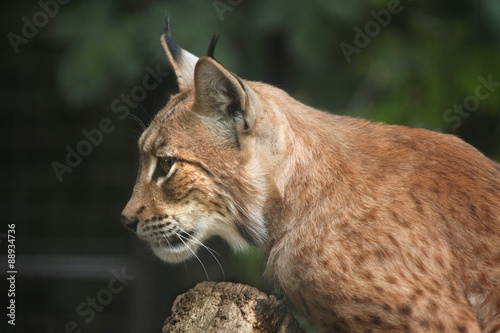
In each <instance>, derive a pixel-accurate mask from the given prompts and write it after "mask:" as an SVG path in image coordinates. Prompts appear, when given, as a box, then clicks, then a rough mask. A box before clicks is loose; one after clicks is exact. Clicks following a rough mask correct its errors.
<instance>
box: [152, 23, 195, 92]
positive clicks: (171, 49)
mask: <svg viewBox="0 0 500 333" xmlns="http://www.w3.org/2000/svg"><path fill="white" fill-rule="evenodd" d="M161 45H162V46H163V49H164V50H165V54H166V55H167V58H168V60H169V61H170V64H171V65H172V67H173V68H174V71H175V75H176V76H177V83H178V84H179V89H180V90H182V89H184V88H186V87H188V86H189V85H191V84H192V83H193V77H194V66H195V65H196V62H197V61H198V57H196V56H194V55H192V54H191V53H189V52H188V51H186V50H183V49H181V48H180V46H179V45H177V43H176V42H175V41H174V40H173V39H172V36H171V35H170V17H169V16H168V15H167V18H166V20H165V28H164V33H163V35H162V36H161Z"/></svg>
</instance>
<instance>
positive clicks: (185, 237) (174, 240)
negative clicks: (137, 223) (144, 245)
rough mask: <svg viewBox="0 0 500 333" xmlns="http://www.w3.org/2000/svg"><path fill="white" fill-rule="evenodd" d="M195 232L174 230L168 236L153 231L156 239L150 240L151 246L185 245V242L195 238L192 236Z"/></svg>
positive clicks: (171, 247) (175, 246)
mask: <svg viewBox="0 0 500 333" xmlns="http://www.w3.org/2000/svg"><path fill="white" fill-rule="evenodd" d="M195 234H196V232H195V231H194V230H191V231H187V232H186V231H182V232H175V233H174V234H170V235H168V236H167V235H166V234H163V233H161V232H154V233H153V235H154V236H157V237H156V241H154V240H150V242H151V246H153V247H159V248H166V249H174V248H178V247H182V246H187V245H186V244H187V243H189V242H192V241H194V240H195V239H196V238H195V237H194V235H195ZM162 237H163V238H162Z"/></svg>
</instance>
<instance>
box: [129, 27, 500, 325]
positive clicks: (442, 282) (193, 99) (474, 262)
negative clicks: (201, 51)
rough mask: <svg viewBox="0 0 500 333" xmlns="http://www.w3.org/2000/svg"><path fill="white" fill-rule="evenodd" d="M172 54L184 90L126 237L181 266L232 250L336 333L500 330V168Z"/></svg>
mask: <svg viewBox="0 0 500 333" xmlns="http://www.w3.org/2000/svg"><path fill="white" fill-rule="evenodd" d="M161 43H162V45H163V48H164V50H165V53H166V55H167V58H168V60H169V62H170V64H171V65H172V67H173V69H174V71H175V74H176V75H177V79H178V83H179V90H180V92H179V93H178V94H177V95H175V96H174V97H172V98H171V100H170V101H169V103H168V104H167V105H166V106H165V108H164V109H162V110H161V111H160V112H159V113H158V114H157V115H156V117H155V119H154V120H153V122H152V123H151V125H150V126H149V128H148V129H147V130H146V131H145V132H144V133H143V135H142V136H141V138H140V140H139V151H140V166H139V174H138V177H137V182H136V184H135V187H134V189H133V193H132V197H131V199H130V201H129V202H128V204H127V206H126V207H125V209H124V211H123V213H122V217H121V220H122V223H123V224H124V225H125V227H126V228H128V229H130V230H131V231H134V232H135V233H136V234H137V235H138V236H139V237H140V238H141V239H143V240H145V241H146V242H148V243H149V244H150V246H151V247H152V249H153V251H154V253H155V254H156V255H157V256H158V257H160V258H161V259H163V260H165V261H168V262H180V261H183V260H186V259H188V258H191V257H193V256H195V255H196V251H197V250H198V249H199V248H200V247H204V244H203V242H204V241H206V240H207V239H208V238H210V237H212V236H215V235H217V236H220V237H222V238H223V239H225V240H226V241H227V242H228V243H229V244H230V245H231V246H232V247H233V248H235V249H241V248H243V247H245V246H247V245H249V244H252V245H256V246H260V247H262V248H263V249H264V250H265V251H266V255H267V262H266V273H267V274H268V275H269V277H270V278H271V279H272V280H273V282H274V284H275V287H276V288H278V289H281V290H282V291H283V292H284V293H285V294H286V295H287V296H288V299H289V300H290V301H291V303H292V305H294V306H295V307H296V308H297V309H298V310H299V311H301V312H302V313H303V314H304V315H305V316H306V317H307V318H308V320H309V321H310V322H311V324H312V325H314V327H315V328H316V329H317V330H318V331H321V332H487V333H493V332H500V165H499V164H498V163H496V162H494V161H492V160H489V159H488V158H486V157H485V156H484V155H482V154H481V153H479V152H478V151H477V150H475V149H474V148H473V147H471V146H470V145H468V144H466V143H465V142H463V141H461V140H460V139H458V138H456V137H454V136H451V135H445V134H440V133H435V132H431V131H427V130H423V129H409V128H407V127H403V126H389V125H384V124H380V123H372V122H368V121H365V120H362V119H353V118H349V117H340V116H335V115H332V114H327V113H323V112H320V111H318V110H315V109H312V108H310V107H308V106H305V105H303V104H301V103H300V102H298V101H296V100H294V99H293V98H291V97H290V96H289V95H287V94H286V93H285V92H283V91H282V90H280V89H278V88H275V87H273V86H270V85H267V84H264V83H259V82H251V81H247V80H243V79H240V78H238V77H237V76H236V75H234V74H232V73H231V72H229V71H228V70H226V69H225V68H224V67H223V66H222V65H221V64H219V63H218V62H217V61H216V60H215V59H214V58H213V49H214V46H215V40H214V42H213V43H212V44H211V46H210V49H209V54H208V55H207V56H203V57H201V58H197V57H196V56H194V55H192V54H191V53H189V52H187V51H185V50H183V49H182V48H180V47H179V46H178V45H177V44H176V43H175V42H174V41H173V39H172V37H171V34H170V28H169V25H168V21H167V24H166V29H165V33H164V35H163V36H162V38H161Z"/></svg>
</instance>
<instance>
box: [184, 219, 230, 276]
mask: <svg viewBox="0 0 500 333" xmlns="http://www.w3.org/2000/svg"><path fill="white" fill-rule="evenodd" d="M181 231H183V232H184V233H186V234H187V235H189V236H190V237H191V239H192V240H193V241H194V242H195V243H197V244H199V245H201V246H203V247H204V248H205V249H206V250H207V251H208V253H210V255H211V256H212V257H214V259H215V261H216V262H217V264H218V265H219V267H220V270H221V271H222V276H223V278H224V280H225V279H226V273H225V272H224V268H222V265H221V263H220V261H219V259H217V257H216V256H215V254H217V255H218V256H219V257H222V256H221V255H220V254H219V253H218V252H217V251H215V250H214V249H211V248H210V247H208V246H206V245H205V244H203V243H202V242H201V241H199V240H198V239H197V238H196V237H194V236H193V235H191V234H189V233H187V232H185V231H184V230H182V229H181ZM177 236H179V237H182V238H184V239H186V240H189V239H188V238H187V237H184V236H182V235H181V234H178V235H177Z"/></svg>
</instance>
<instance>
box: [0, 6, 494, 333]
mask: <svg viewBox="0 0 500 333" xmlns="http://www.w3.org/2000/svg"><path fill="white" fill-rule="evenodd" d="M60 1H61V2H62V0H60ZM65 2H67V3H65V4H59V5H58V6H57V7H58V8H56V6H55V5H54V4H55V3H57V2H56V1H55V0H42V1H41V2H36V1H8V2H5V1H4V2H2V5H1V6H2V10H1V16H2V17H1V20H0V25H1V27H2V34H3V35H4V37H3V42H2V45H3V47H2V53H1V55H2V61H1V62H0V64H1V66H2V75H1V90H0V95H1V101H2V118H1V121H0V135H1V141H0V142H1V145H2V152H1V161H2V180H1V192H0V195H1V200H0V202H1V205H2V206H1V209H2V212H3V213H4V214H5V215H3V216H4V219H3V220H4V221H5V222H4V223H3V224H2V228H1V230H0V234H1V235H0V237H1V238H0V241H1V243H0V248H1V253H2V261H1V263H0V267H1V269H2V271H1V273H0V274H2V284H1V288H2V289H0V294H4V295H5V294H7V292H8V289H9V286H8V285H7V283H6V275H7V273H6V272H7V271H8V270H9V269H8V267H7V255H6V253H7V244H8V242H7V239H6V238H5V237H6V234H7V230H8V224H15V231H16V234H15V236H16V239H15V246H16V270H17V274H16V284H15V288H16V290H15V294H16V295H15V301H16V326H10V325H7V323H6V322H7V319H8V318H7V317H6V315H5V309H6V306H8V303H7V302H8V300H7V299H6V298H2V299H5V301H3V303H2V304H1V309H2V319H1V322H2V325H3V326H4V327H7V329H6V331H8V332H35V331H36V332H54V333H55V332H65V329H66V328H68V329H67V331H69V332H71V331H74V332H78V329H81V330H82V331H83V332H160V330H161V326H162V323H163V321H164V319H165V318H166V317H167V315H168V314H169V311H170V308H171V306H172V303H173V301H174V299H175V296H176V295H178V294H179V293H181V292H184V291H186V290H188V289H189V288H191V287H193V286H194V285H195V284H196V283H197V282H199V281H203V280H206V279H207V276H206V274H205V272H204V270H203V268H202V266H201V265H200V263H199V262H198V261H197V260H196V259H193V260H191V261H189V262H188V263H185V264H180V265H177V266H172V265H167V264H164V263H161V262H160V261H159V260H158V259H156V258H155V257H154V256H153V254H152V253H151V251H150V250H149V249H148V248H147V246H146V245H145V244H143V243H142V242H140V241H139V240H138V239H136V237H135V236H134V235H133V234H132V233H130V232H127V231H126V230H125V229H124V228H123V227H122V226H121V225H120V222H119V215H120V212H121V210H122V209H123V207H124V206H125V204H126V202H127V201H128V199H129V196H130V194H131V191H132V187H133V185H134V183H135V177H136V171H137V164H138V152H137V144H136V142H137V139H138V137H139V135H140V133H141V132H142V127H141V124H140V123H141V122H142V123H144V124H146V125H147V124H148V123H149V122H150V120H151V119H152V117H153V116H154V115H155V114H156V112H158V110H160V109H161V108H162V107H163V106H164V105H165V103H166V102H167V101H168V98H169V96H170V95H171V94H175V92H176V90H177V86H176V82H175V78H174V75H173V74H170V75H169V76H168V77H166V78H164V79H163V80H162V82H161V84H159V85H158V86H157V87H156V89H153V90H148V91H146V94H145V95H144V96H142V95H141V96H140V98H139V99H140V101H138V100H137V98H138V96H139V95H137V94H138V93H139V92H140V88H137V87H141V86H142V85H143V78H144V77H145V76H146V75H147V74H148V68H149V69H153V70H154V69H156V67H157V66H159V69H160V71H162V72H170V68H169V65H168V63H167V61H166V59H165V56H164V53H163V50H162V48H161V46H160V43H159V37H160V35H161V34H162V29H163V23H164V17H165V11H166V10H167V11H168V12H169V13H170V15H171V27H172V35H173V36H174V38H175V39H176V40H177V42H178V43H179V44H180V45H181V46H182V47H183V48H185V49H187V50H189V51H191V52H192V53H194V54H195V55H198V56H201V55H203V54H205V52H206V49H207V47H208V44H209V40H210V38H211V36H212V34H213V33H214V32H216V31H217V32H221V33H222V37H221V38H220V42H219V45H218V47H217V49H216V52H215V56H216V58H217V59H218V60H219V61H220V62H221V63H222V64H223V65H225V66H226V67H227V68H228V69H229V70H231V71H232V72H234V73H236V74H238V75H239V76H241V77H243V78H246V79H250V80H259V81H264V82H268V83H272V84H274V85H277V86H279V87H281V88H282V89H284V90H286V91H287V92H289V93H290V94H291V95H292V96H294V97H295V98H297V99H299V100H300V101H302V102H304V103H306V104H309V105H312V106H314V107H317V108H320V109H323V110H329V111H331V112H333V113H337V114H345V115H349V116H355V117H364V118H368V119H372V120H377V121H384V122H387V123H391V124H403V125H408V126H412V127H424V128H428V129H432V130H439V131H443V132H447V133H452V134H455V135H458V136H460V137H461V138H463V139H464V140H465V141H467V142H469V143H471V144H472V145H474V146H475V147H476V148H478V149H479V150H480V151H482V152H483V153H484V154H486V155H487V156H489V157H491V158H493V159H496V160H500V87H497V86H494V87H493V88H492V91H490V94H489V96H488V97H487V98H484V99H482V100H478V99H477V98H476V99H474V98H475V97H474V96H475V95H476V91H477V89H478V87H479V86H480V85H481V79H478V77H483V78H484V79H488V76H491V79H492V80H493V81H495V82H500V64H499V57H500V2H498V1H497V0H482V1H481V0H478V1H473V0H470V1H466V0H453V1H452V0H441V1H432V0H421V1H416V0H414V1H410V0H406V1H401V2H399V5H398V2H397V1H382V0H349V1H347V0H346V1H333V0H313V1H307V2H306V1H298V0H287V1H265V0H254V1H238V0H232V1H229V0H220V1H219V0H217V1H212V0H196V1H195V0H191V1H147V0H141V1H139V0H137V1H132V0H128V1H118V0H115V1H97V0H89V1H67V0H66V1H65ZM44 8H46V9H44ZM47 8H49V9H48V10H47ZM390 8H396V10H395V11H397V13H394V14H390V16H387V15H386V14H387V13H390V12H389V11H388V9H390ZM56 9H57V10H56ZM44 13H45V14H44ZM384 14H385V16H384ZM44 17H45V18H46V20H44ZM375 17H378V18H379V20H381V21H380V22H381V23H374V22H377V21H376V19H375ZM23 18H24V19H23ZM389 19H390V21H389ZM36 20H38V21H36ZM27 21H28V22H30V23H31V24H32V23H34V21H35V22H38V25H39V27H36V26H35V28H36V29H35V30H36V31H35V30H33V29H31V30H30V29H29V28H24V32H23V27H24V26H25V25H26V24H27V23H26V22H27ZM377 26H378V28H377ZM357 29H360V30H362V31H366V30H365V29H368V32H369V34H370V35H371V37H370V36H368V35H365V36H364V38H363V36H356V35H357V34H359V33H358V32H357V31H359V30H357ZM369 29H372V30H369ZM14 34H15V35H17V37H13V36H14ZM365 34H366V32H365ZM19 38H24V39H23V42H22V43H20V44H18V45H15V42H14V43H13V42H12V40H17V41H19V40H20V39H19ZM356 43H357V44H356ZM347 44H349V45H350V46H347V47H352V48H354V47H357V50H356V52H353V53H351V54H350V56H349V57H346V56H345V54H344V53H343V51H342V47H343V48H344V50H345V49H346V45H347ZM342 45H343V46H342ZM341 46H342V47H341ZM16 49H17V50H16ZM351 50H353V49H351ZM348 58H349V59H348ZM149 82H154V81H149ZM479 89H480V92H481V93H482V94H484V93H486V92H487V90H485V89H484V88H479ZM481 89H482V90H481ZM132 93H135V96H136V100H135V101H136V102H139V103H137V105H135V104H131V105H132V106H133V107H132V106H130V107H129V110H130V114H131V116H130V117H129V118H127V119H121V118H120V115H121V113H114V112H113V108H112V103H113V102H114V101H115V100H116V99H120V98H121V96H122V94H129V95H133V94H132ZM475 101H476V102H478V104H474V103H475ZM464 103H465V104H466V105H465V106H464V107H466V108H469V109H470V110H471V111H470V112H469V111H467V110H466V109H465V108H463V110H465V111H457V110H459V109H458V108H459V106H460V105H462V104H464ZM467 103H469V104H467ZM122 105H123V104H122ZM454 105H456V107H455V111H454V109H453V108H454ZM105 118H108V119H109V122H110V123H111V124H112V127H111V128H112V129H113V130H111V131H110V133H104V134H102V138H101V139H99V140H98V138H99V136H98V135H97V136H96V137H95V138H96V139H95V140H97V141H96V142H97V143H96V144H92V145H91V146H90V148H89V147H88V146H87V150H88V151H87V152H88V154H87V156H83V157H82V159H81V161H79V163H77V162H78V161H76V162H75V161H74V163H75V164H77V165H76V166H74V167H72V168H71V169H72V171H71V172H65V173H63V174H62V176H61V177H62V178H61V179H59V178H58V177H57V176H56V173H55V172H54V167H53V165H54V162H58V163H61V165H63V164H66V155H67V154H68V151H67V147H70V148H69V149H77V148H78V147H79V145H80V148H81V149H84V148H85V147H84V146H83V145H85V143H82V142H83V141H85V140H87V139H86V137H85V135H84V133H83V132H82V131H84V130H85V131H89V132H92V131H93V130H95V129H98V128H99V126H100V123H101V121H102V120H103V119H105ZM92 133H95V131H94V132H92ZM208 245H210V246H211V247H212V248H213V249H214V250H216V251H217V252H219V253H220V254H221V256H220V257H218V259H219V261H220V262H221V265H222V267H223V270H224V274H223V273H222V270H221V268H220V267H219V266H218V265H217V263H216V261H215V260H214V258H213V257H212V256H211V255H210V254H209V253H208V252H207V251H200V253H199V254H200V258H201V260H202V261H203V263H204V265H205V267H206V269H207V271H208V278H209V279H210V280H216V281H222V280H227V281H235V282H243V283H247V284H250V285H253V286H256V287H258V288H261V289H262V290H264V291H267V292H270V291H271V290H272V286H271V284H270V283H269V282H268V281H267V280H266V279H265V278H264V277H262V271H263V258H262V254H261V253H260V252H259V251H258V250H257V249H251V250H249V251H248V252H246V253H240V254H234V253H231V251H230V250H229V248H228V246H227V245H225V244H224V243H223V242H222V241H220V240H218V239H214V240H212V241H210V242H209V244H208ZM122 271H124V272H125V273H126V274H127V275H128V276H130V277H129V280H128V281H126V284H127V285H126V286H123V288H119V289H120V290H119V291H117V289H116V288H118V287H119V286H120V284H119V283H116V284H113V285H112V286H113V287H115V288H114V289H113V290H115V291H116V293H111V292H110V286H109V283H110V281H111V282H112V281H113V278H114V275H113V272H120V273H121V272H122ZM132 277H133V279H132ZM110 295H111V298H109V296H110ZM91 298H96V299H97V300H99V299H100V300H101V301H103V302H104V303H106V304H101V305H99V304H97V305H98V306H99V307H97V308H96V309H98V310H96V311H95V312H94V314H95V316H93V317H92V316H91V314H90V312H89V311H88V310H89V309H90V307H89V306H88V305H86V304H87V302H89V299H91ZM98 302H99V301H98ZM82 304H83V305H82ZM79 308H80V310H81V311H78V309H79ZM84 310H87V312H85V311H84ZM82 311H83V312H82ZM71 322H74V324H71ZM68 323H70V324H68ZM73 325H74V326H75V327H76V328H75V327H73ZM1 331H5V330H3V329H1Z"/></svg>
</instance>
